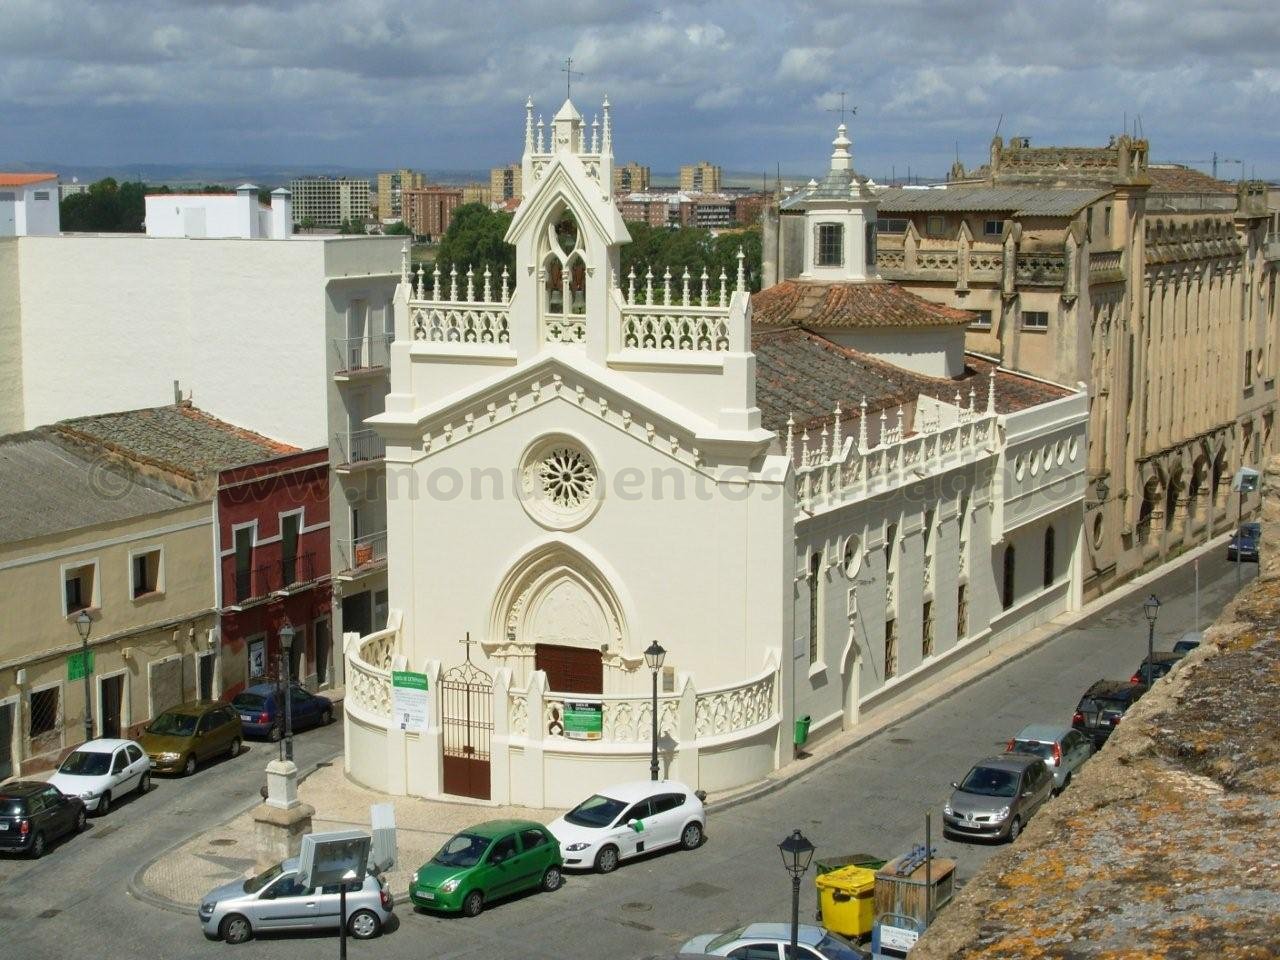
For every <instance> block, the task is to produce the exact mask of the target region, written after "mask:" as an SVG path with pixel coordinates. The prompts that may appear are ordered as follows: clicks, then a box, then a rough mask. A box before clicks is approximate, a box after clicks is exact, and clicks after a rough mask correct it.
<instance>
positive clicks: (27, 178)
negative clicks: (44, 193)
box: [0, 173, 58, 187]
mask: <svg viewBox="0 0 1280 960" xmlns="http://www.w3.org/2000/svg"><path fill="white" fill-rule="evenodd" d="M57 179H58V175H57V174H56V173H0V187H25V186H26V185H27V184H29V183H40V182H42V181H44V180H57Z"/></svg>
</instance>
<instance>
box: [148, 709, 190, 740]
mask: <svg viewBox="0 0 1280 960" xmlns="http://www.w3.org/2000/svg"><path fill="white" fill-rule="evenodd" d="M198 719H199V718H198V717H194V716H192V715H191V714H189V713H162V714H160V716H158V717H156V719H155V721H154V722H153V723H152V724H151V726H149V727H148V728H147V730H148V731H150V732H151V733H156V734H159V735H160V736H162V737H189V736H191V735H192V734H193V733H195V732H196V721H197V720H198Z"/></svg>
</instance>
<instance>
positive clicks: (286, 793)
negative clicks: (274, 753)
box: [253, 760, 315, 870]
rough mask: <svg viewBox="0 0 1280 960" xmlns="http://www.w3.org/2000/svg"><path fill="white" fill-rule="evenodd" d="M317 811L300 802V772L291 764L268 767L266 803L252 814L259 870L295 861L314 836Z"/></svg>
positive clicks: (275, 764)
mask: <svg viewBox="0 0 1280 960" xmlns="http://www.w3.org/2000/svg"><path fill="white" fill-rule="evenodd" d="M313 816H315V809H314V808H313V807H312V806H311V805H310V804H307V803H303V802H302V801H301V800H299V799H298V768H297V766H296V765H295V764H294V763H293V761H292V760H272V761H271V762H270V763H268V764H267V799H266V800H265V801H264V802H262V803H260V804H258V806H257V807H255V808H254V811H253V841H254V855H255V857H256V867H257V869H259V870H265V869H266V868H267V867H269V866H271V865H273V864H276V863H279V862H280V861H281V860H287V859H288V858H289V857H296V856H297V855H298V852H299V851H300V850H301V849H302V837H303V835H304V834H307V833H310V832H311V818H312V817H313Z"/></svg>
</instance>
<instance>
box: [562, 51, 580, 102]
mask: <svg viewBox="0 0 1280 960" xmlns="http://www.w3.org/2000/svg"><path fill="white" fill-rule="evenodd" d="M560 72H561V73H563V74H564V98H565V99H566V100H568V99H569V90H570V89H571V87H572V85H573V78H574V77H581V76H582V74H581V73H579V72H578V71H577V70H575V69H573V57H565V58H564V66H563V67H561V68H560Z"/></svg>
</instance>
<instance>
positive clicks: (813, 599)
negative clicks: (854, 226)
mask: <svg viewBox="0 0 1280 960" xmlns="http://www.w3.org/2000/svg"><path fill="white" fill-rule="evenodd" d="M821 582H822V554H821V553H815V554H814V555H813V556H811V557H810V558H809V662H810V663H817V662H818V618H819V610H820V609H821V605H820V604H819V603H818V594H819V590H820V585H821Z"/></svg>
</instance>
